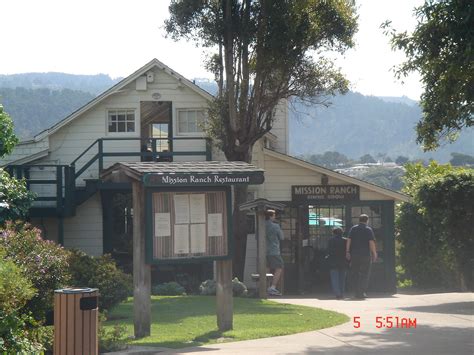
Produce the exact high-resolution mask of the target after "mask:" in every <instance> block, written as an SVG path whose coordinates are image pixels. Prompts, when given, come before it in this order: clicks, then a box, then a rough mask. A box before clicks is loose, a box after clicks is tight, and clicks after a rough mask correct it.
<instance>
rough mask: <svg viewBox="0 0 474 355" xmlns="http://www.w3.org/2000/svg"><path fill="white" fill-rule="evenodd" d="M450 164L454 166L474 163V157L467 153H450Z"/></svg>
mask: <svg viewBox="0 0 474 355" xmlns="http://www.w3.org/2000/svg"><path fill="white" fill-rule="evenodd" d="M449 162H450V163H451V165H454V166H463V165H469V166H473V165H474V157H473V156H472V155H469V154H461V153H454V152H453V153H451V160H449Z"/></svg>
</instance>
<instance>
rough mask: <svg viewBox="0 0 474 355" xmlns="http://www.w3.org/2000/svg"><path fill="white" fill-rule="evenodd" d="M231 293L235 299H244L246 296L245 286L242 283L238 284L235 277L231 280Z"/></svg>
mask: <svg viewBox="0 0 474 355" xmlns="http://www.w3.org/2000/svg"><path fill="white" fill-rule="evenodd" d="M232 293H233V294H234V296H237V297H244V296H247V294H248V290H247V286H245V284H244V283H243V282H240V281H239V279H238V278H237V277H234V279H233V280H232Z"/></svg>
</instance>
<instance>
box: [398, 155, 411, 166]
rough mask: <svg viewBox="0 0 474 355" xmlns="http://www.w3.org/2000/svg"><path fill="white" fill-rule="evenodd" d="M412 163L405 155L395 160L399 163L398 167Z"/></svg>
mask: <svg viewBox="0 0 474 355" xmlns="http://www.w3.org/2000/svg"><path fill="white" fill-rule="evenodd" d="M409 161H410V158H408V157H405V156H403V155H399V156H398V157H397V158H396V159H395V163H397V164H398V165H405V164H406V163H408V162H409Z"/></svg>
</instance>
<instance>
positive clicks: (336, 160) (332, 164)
mask: <svg viewBox="0 0 474 355" xmlns="http://www.w3.org/2000/svg"><path fill="white" fill-rule="evenodd" d="M308 160H309V161H310V162H311V163H313V164H316V165H321V166H324V167H326V168H328V169H335V168H341V167H344V166H347V165H348V164H349V162H350V161H349V159H348V158H347V157H346V156H345V155H344V154H341V153H339V152H324V153H323V154H312V155H310V156H309V159H308Z"/></svg>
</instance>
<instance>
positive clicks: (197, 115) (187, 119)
mask: <svg viewBox="0 0 474 355" xmlns="http://www.w3.org/2000/svg"><path fill="white" fill-rule="evenodd" d="M204 121H205V116H204V111H203V110H178V118H177V127H178V131H177V133H178V135H190V134H198V135H202V134H203V133H204V131H203V127H204Z"/></svg>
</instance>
